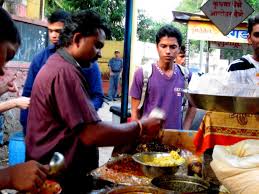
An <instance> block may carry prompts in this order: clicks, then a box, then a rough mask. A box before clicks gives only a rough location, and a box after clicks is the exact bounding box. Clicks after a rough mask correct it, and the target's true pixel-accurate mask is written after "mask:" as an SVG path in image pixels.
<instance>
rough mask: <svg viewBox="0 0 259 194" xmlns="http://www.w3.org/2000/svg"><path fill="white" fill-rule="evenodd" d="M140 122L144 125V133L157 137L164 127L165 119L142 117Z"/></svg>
mask: <svg viewBox="0 0 259 194" xmlns="http://www.w3.org/2000/svg"><path fill="white" fill-rule="evenodd" d="M140 122H141V124H142V126H143V135H147V136H150V137H157V136H158V134H159V131H160V129H162V127H163V123H164V119H158V118H155V117H149V118H142V119H141V120H140Z"/></svg>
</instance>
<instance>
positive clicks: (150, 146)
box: [136, 141, 177, 152]
mask: <svg viewBox="0 0 259 194" xmlns="http://www.w3.org/2000/svg"><path fill="white" fill-rule="evenodd" d="M171 150H177V148H176V147H175V146H171V145H165V144H162V143H160V142H159V141H152V142H149V143H145V144H139V145H138V147H137V148H136V151H137V152H170V151H171Z"/></svg>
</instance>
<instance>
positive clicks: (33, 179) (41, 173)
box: [8, 161, 49, 193]
mask: <svg viewBox="0 0 259 194" xmlns="http://www.w3.org/2000/svg"><path fill="white" fill-rule="evenodd" d="M48 171H49V167H48V166H47V165H46V166H44V165H41V164H39V163H38V162H36V161H29V162H26V163H22V164H18V165H15V166H11V167H9V168H8V175H9V182H10V187H11V188H14V189H16V190H18V191H31V192H32V193H36V192H37V190H38V189H39V188H40V187H41V186H42V184H43V183H44V181H45V180H46V178H47V174H48Z"/></svg>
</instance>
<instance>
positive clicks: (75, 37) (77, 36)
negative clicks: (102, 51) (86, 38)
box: [73, 32, 83, 47]
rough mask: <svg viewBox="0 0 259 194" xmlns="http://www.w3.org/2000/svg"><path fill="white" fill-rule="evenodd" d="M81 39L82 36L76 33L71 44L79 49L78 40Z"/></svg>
mask: <svg viewBox="0 0 259 194" xmlns="http://www.w3.org/2000/svg"><path fill="white" fill-rule="evenodd" d="M82 37H83V36H82V34H81V33H79V32H77V33H75V34H74V36H73V43H74V44H75V45H76V46H77V47H79V43H80V40H81V38H82Z"/></svg>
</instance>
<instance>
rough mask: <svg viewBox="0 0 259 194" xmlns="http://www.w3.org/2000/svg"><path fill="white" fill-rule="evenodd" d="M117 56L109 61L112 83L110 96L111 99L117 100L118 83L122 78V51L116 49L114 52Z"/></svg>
mask: <svg viewBox="0 0 259 194" xmlns="http://www.w3.org/2000/svg"><path fill="white" fill-rule="evenodd" d="M114 55H115V57H113V58H112V59H110V61H109V64H108V66H109V70H110V85H109V92H108V98H109V100H116V98H117V97H118V84H119V79H120V73H121V71H122V68H123V61H122V59H121V57H120V51H118V50H116V51H115V52H114Z"/></svg>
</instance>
